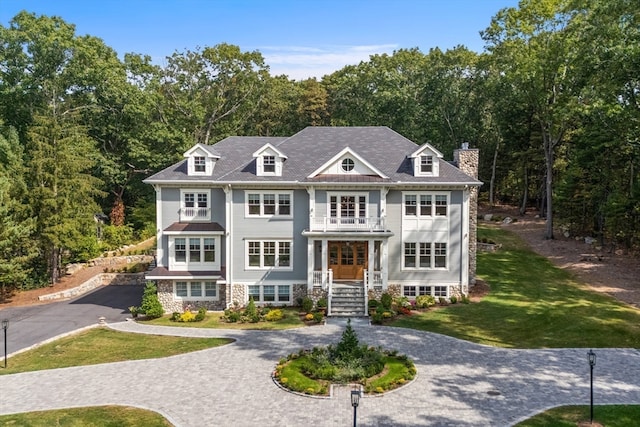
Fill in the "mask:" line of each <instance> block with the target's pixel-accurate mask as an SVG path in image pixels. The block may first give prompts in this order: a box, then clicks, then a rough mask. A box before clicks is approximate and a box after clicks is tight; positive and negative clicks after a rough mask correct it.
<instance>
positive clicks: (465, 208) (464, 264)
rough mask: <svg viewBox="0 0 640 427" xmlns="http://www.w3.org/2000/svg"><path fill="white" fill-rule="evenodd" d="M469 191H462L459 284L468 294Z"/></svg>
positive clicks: (464, 292)
mask: <svg viewBox="0 0 640 427" xmlns="http://www.w3.org/2000/svg"><path fill="white" fill-rule="evenodd" d="M469 200H470V191H469V190H468V189H467V190H465V191H464V192H463V193H462V218H461V221H460V222H461V223H462V230H461V235H460V244H461V245H462V246H461V248H460V281H461V283H460V285H461V287H462V293H463V294H465V295H468V294H469V268H470V266H469V243H470V242H469V238H470V237H469V226H470V222H471V216H470V211H469V209H470V206H469Z"/></svg>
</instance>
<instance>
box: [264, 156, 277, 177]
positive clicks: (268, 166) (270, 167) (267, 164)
mask: <svg viewBox="0 0 640 427" xmlns="http://www.w3.org/2000/svg"><path fill="white" fill-rule="evenodd" d="M262 171H263V172H264V173H275V172H276V157H275V156H262Z"/></svg>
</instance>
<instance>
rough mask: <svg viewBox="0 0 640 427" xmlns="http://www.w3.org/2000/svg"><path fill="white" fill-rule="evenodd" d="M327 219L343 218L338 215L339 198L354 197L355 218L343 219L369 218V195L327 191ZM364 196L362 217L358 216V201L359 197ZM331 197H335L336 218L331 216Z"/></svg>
mask: <svg viewBox="0 0 640 427" xmlns="http://www.w3.org/2000/svg"><path fill="white" fill-rule="evenodd" d="M326 194H327V211H326V212H327V214H326V216H327V218H343V217H342V215H341V213H340V198H341V197H355V202H354V204H355V214H356V215H355V216H354V217H344V218H369V193H368V192H365V191H353V192H349V191H331V190H327V192H326ZM362 196H364V216H360V201H359V200H358V198H359V197H362ZM331 197H336V216H335V217H334V216H331Z"/></svg>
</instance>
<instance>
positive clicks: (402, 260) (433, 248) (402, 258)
mask: <svg viewBox="0 0 640 427" xmlns="http://www.w3.org/2000/svg"><path fill="white" fill-rule="evenodd" d="M407 243H414V244H415V255H414V256H415V267H407V266H406V265H405V258H406V253H405V245H406V244H407ZM421 243H428V244H429V249H430V252H431V253H430V254H429V265H431V267H420V244H421ZM437 244H444V245H446V246H445V251H446V253H445V267H436V245H437ZM450 246H451V245H449V243H448V242H437V241H431V242H430V241H415V240H403V241H402V244H401V245H400V270H401V271H449V270H450V266H449V255H450V252H451V251H450V249H451V248H450Z"/></svg>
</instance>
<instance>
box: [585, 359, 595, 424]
mask: <svg viewBox="0 0 640 427" xmlns="http://www.w3.org/2000/svg"><path fill="white" fill-rule="evenodd" d="M587 359H588V360H589V368H590V370H591V375H590V377H591V387H590V389H591V400H590V405H589V406H590V409H591V410H590V415H591V424H593V367H594V366H596V354H595V353H594V352H593V350H589V352H588V353H587Z"/></svg>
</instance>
